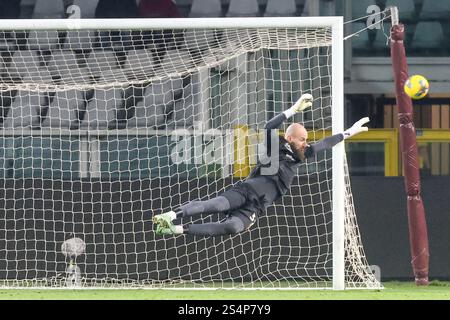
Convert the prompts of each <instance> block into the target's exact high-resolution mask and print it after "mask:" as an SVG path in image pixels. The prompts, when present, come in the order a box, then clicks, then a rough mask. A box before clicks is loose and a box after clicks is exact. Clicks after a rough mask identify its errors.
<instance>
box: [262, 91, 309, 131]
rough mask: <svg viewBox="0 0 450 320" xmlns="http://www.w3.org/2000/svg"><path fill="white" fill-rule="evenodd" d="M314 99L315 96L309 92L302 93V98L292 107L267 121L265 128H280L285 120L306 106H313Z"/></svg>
mask: <svg viewBox="0 0 450 320" xmlns="http://www.w3.org/2000/svg"><path fill="white" fill-rule="evenodd" d="M312 100H313V96H312V95H310V94H309V93H305V94H302V96H301V97H300V99H298V100H297V102H296V103H295V104H294V105H293V106H292V107H290V108H289V109H288V110H286V111H283V112H282V113H280V114H279V115H277V116H275V117H273V118H272V119H270V120H269V122H267V123H266V125H265V126H264V128H265V129H267V130H270V129H276V128H278V127H279V126H280V125H281V124H282V123H283V122H284V121H286V120H287V119H289V118H290V117H292V116H293V115H294V114H296V113H299V112H302V111H303V110H305V109H306V108H309V107H311V106H312Z"/></svg>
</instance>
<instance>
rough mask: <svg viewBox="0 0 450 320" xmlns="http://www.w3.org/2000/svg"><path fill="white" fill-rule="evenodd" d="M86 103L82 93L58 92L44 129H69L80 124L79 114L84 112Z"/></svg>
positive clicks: (73, 91)
mask: <svg viewBox="0 0 450 320" xmlns="http://www.w3.org/2000/svg"><path fill="white" fill-rule="evenodd" d="M85 103H86V101H85V100H84V94H83V92H82V91H77V90H67V91H57V92H56V93H55V96H54V97H53V100H52V102H51V103H50V106H49V109H48V113H47V116H46V117H45V118H44V120H43V121H42V127H52V128H63V129H69V128H70V127H71V125H73V124H78V112H79V111H80V110H84V104H85Z"/></svg>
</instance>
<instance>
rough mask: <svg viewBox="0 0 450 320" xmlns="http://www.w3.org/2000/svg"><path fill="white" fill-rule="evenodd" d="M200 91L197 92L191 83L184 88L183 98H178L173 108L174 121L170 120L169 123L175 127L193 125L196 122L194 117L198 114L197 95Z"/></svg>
mask: <svg viewBox="0 0 450 320" xmlns="http://www.w3.org/2000/svg"><path fill="white" fill-rule="evenodd" d="M198 96H199V93H198V92H196V90H195V86H194V85H192V83H189V84H188V85H186V86H185V87H184V88H183V92H182V97H181V99H176V100H175V103H174V105H173V110H172V119H171V120H172V121H173V122H172V123H171V121H170V120H168V122H169V125H174V126H175V127H191V126H192V125H193V124H194V119H195V117H196V115H197V112H196V110H197V109H198V108H197V106H196V105H195V104H196V99H195V97H198Z"/></svg>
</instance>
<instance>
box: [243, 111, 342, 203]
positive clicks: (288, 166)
mask: <svg viewBox="0 0 450 320" xmlns="http://www.w3.org/2000/svg"><path fill="white" fill-rule="evenodd" d="M285 120H286V115H285V114H284V113H280V114H279V115H277V116H275V117H274V118H272V119H271V120H270V121H269V122H267V124H266V125H265V127H264V128H265V129H266V143H267V146H266V147H267V150H268V151H269V150H270V141H271V134H272V129H276V128H278V127H279V126H280V125H281V124H282V123H283V122H284V121H285ZM278 139H279V144H278V155H270V156H271V163H272V162H273V161H278V171H277V172H276V173H274V174H272V175H264V176H266V177H267V178H269V179H271V180H272V181H273V182H274V184H275V185H276V188H277V189H278V192H279V194H280V196H282V195H284V194H286V192H288V190H289V188H290V186H291V184H292V181H293V180H294V177H295V175H296V173H297V168H298V166H299V165H300V164H301V163H302V160H301V159H300V158H299V157H298V156H297V154H296V153H295V152H294V151H293V150H292V148H291V146H290V144H289V143H288V142H287V141H286V139H284V137H282V136H279V138H278ZM343 139H344V135H343V134H342V133H340V134H335V135H333V136H330V137H327V138H324V139H322V140H320V141H319V142H317V143H315V144H310V145H308V146H307V147H306V148H305V157H306V158H310V157H313V156H314V155H316V154H317V153H318V152H320V151H323V150H327V149H331V148H332V147H333V146H335V145H336V144H338V143H339V142H341V141H342V140H343ZM270 165H271V164H270V163H269V164H267V165H264V164H261V162H260V161H259V160H258V163H257V165H256V166H255V168H253V170H252V171H251V172H250V174H249V176H248V177H247V179H251V178H254V177H257V176H261V175H262V174H261V168H263V167H269V166H270Z"/></svg>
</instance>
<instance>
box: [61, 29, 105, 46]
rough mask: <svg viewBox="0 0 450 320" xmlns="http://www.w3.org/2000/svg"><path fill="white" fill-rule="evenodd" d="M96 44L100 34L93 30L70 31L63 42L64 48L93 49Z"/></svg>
mask: <svg viewBox="0 0 450 320" xmlns="http://www.w3.org/2000/svg"><path fill="white" fill-rule="evenodd" d="M96 46H98V35H97V32H95V31H91V30H80V31H75V30H71V31H68V32H67V33H66V36H65V39H64V44H63V48H64V49H67V50H92V48H94V47H96Z"/></svg>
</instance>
